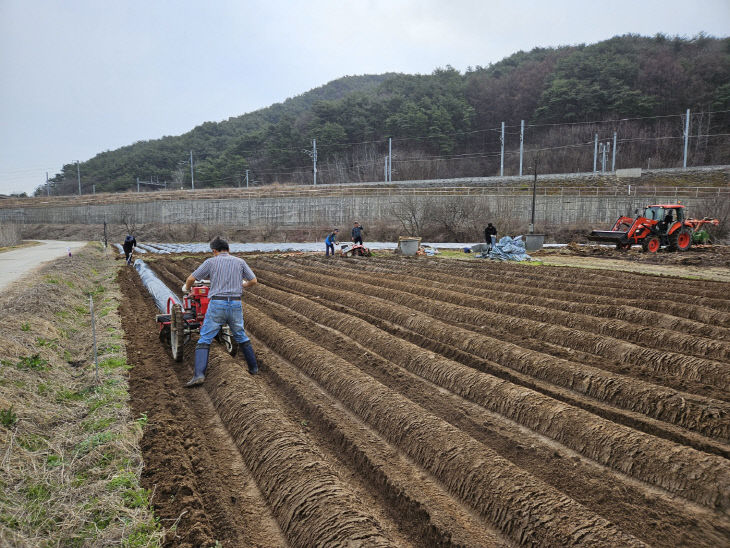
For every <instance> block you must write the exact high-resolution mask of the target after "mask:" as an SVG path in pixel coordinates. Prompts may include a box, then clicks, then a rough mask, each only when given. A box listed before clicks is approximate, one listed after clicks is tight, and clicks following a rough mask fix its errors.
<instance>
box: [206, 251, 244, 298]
mask: <svg viewBox="0 0 730 548" xmlns="http://www.w3.org/2000/svg"><path fill="white" fill-rule="evenodd" d="M192 276H193V278H195V279H196V280H210V291H209V292H208V297H215V296H219V297H240V296H241V291H242V288H241V283H242V282H243V280H253V279H254V278H255V277H256V275H255V274H254V273H253V270H251V268H249V266H248V265H247V264H246V261H244V260H243V259H239V258H238V257H234V256H233V255H229V254H228V253H219V254H218V255H216V256H214V257H211V258H210V259H206V260H205V261H204V262H203V264H201V265H200V266H199V267H198V268H197V269H196V270H195V272H193V274H192Z"/></svg>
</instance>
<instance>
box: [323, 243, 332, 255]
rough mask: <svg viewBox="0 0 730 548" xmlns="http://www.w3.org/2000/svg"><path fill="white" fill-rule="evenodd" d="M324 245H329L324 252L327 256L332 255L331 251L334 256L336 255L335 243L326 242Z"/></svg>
mask: <svg viewBox="0 0 730 548" xmlns="http://www.w3.org/2000/svg"><path fill="white" fill-rule="evenodd" d="M324 245H326V246H327V251H325V253H324V254H325V255H326V256H327V257H329V256H330V253H332V256H333V257H334V256H335V244H328V243H327V242H325V243H324Z"/></svg>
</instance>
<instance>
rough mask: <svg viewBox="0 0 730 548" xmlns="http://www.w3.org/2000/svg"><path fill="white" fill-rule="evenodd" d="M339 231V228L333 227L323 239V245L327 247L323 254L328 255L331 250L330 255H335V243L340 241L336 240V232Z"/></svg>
mask: <svg viewBox="0 0 730 548" xmlns="http://www.w3.org/2000/svg"><path fill="white" fill-rule="evenodd" d="M338 232H339V229H337V228H335V229H334V230H333V231H332V232H330V233H329V234H327V237H326V238H325V240H324V245H325V246H326V247H327V250H326V251H325V256H326V257H329V256H330V252H332V256H333V257H334V256H335V244H338V243H340V242H338V241H337V233H338Z"/></svg>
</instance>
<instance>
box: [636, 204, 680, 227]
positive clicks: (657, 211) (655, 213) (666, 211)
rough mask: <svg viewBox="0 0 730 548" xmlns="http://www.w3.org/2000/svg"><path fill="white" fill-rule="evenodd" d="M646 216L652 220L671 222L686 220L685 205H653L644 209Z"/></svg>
mask: <svg viewBox="0 0 730 548" xmlns="http://www.w3.org/2000/svg"><path fill="white" fill-rule="evenodd" d="M644 217H645V218H646V219H649V220H650V221H658V222H660V223H662V222H663V223H668V224H671V223H673V222H675V221H680V222H682V221H684V206H682V205H678V204H673V205H651V206H647V207H646V209H644Z"/></svg>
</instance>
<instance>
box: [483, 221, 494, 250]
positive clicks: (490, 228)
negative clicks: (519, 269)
mask: <svg viewBox="0 0 730 548" xmlns="http://www.w3.org/2000/svg"><path fill="white" fill-rule="evenodd" d="M484 239H485V240H486V241H487V245H488V246H490V247H491V246H493V245H494V244H495V243H496V240H497V227H495V226H494V225H493V224H492V223H487V228H485V229H484Z"/></svg>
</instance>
